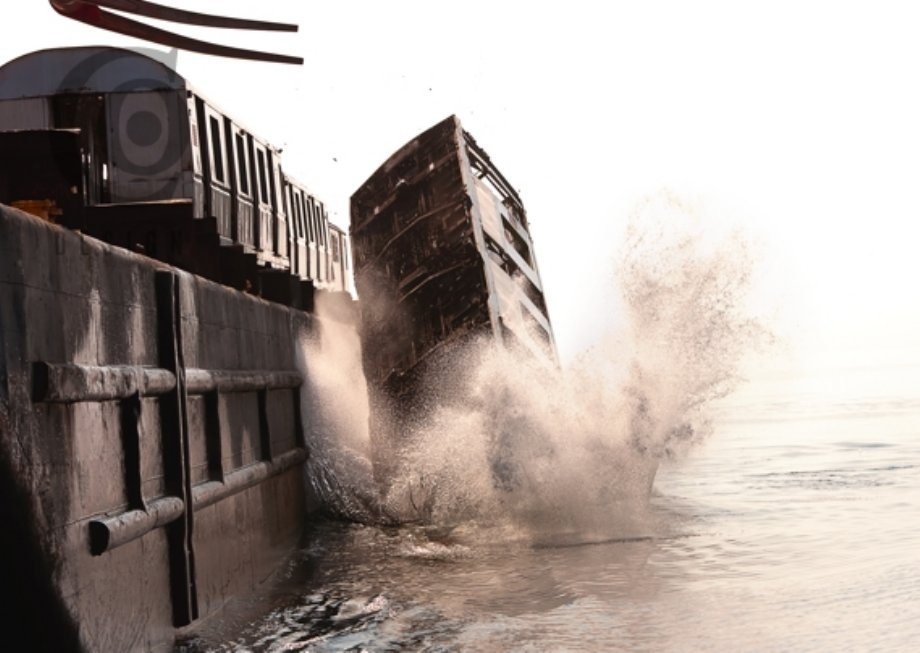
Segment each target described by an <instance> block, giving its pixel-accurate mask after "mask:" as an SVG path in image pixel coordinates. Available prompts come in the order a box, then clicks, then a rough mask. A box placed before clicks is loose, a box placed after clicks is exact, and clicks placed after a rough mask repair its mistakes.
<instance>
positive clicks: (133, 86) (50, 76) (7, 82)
mask: <svg viewBox="0 0 920 653" xmlns="http://www.w3.org/2000/svg"><path fill="white" fill-rule="evenodd" d="M186 88H188V85H187V83H186V81H185V78H183V77H182V76H181V75H179V73H177V72H176V71H175V70H173V69H171V68H170V67H169V66H166V65H165V64H162V63H160V62H159V61H157V60H155V59H151V58H150V57H148V56H146V55H143V54H141V53H139V52H135V51H134V50H126V49H123V48H113V47H108V46H86V47H76V48H54V49H50V50H39V51H37V52H30V53H29V54H25V55H22V56H21V57H18V58H16V59H13V60H12V61H9V62H7V63H6V64H4V65H3V66H0V100H17V99H20V98H29V97H46V96H50V95H56V94H58V93H112V92H126V91H155V90H182V89H186Z"/></svg>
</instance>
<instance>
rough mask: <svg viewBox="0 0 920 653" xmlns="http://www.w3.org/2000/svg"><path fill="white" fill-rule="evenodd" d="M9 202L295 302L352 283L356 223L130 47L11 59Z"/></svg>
mask: <svg viewBox="0 0 920 653" xmlns="http://www.w3.org/2000/svg"><path fill="white" fill-rule="evenodd" d="M49 162H51V163H49ZM0 202H2V203H5V204H11V205H13V206H19V207H20V208H24V209H25V210H28V211H31V212H33V213H38V214H40V215H43V217H47V218H50V219H53V220H54V221H56V222H59V223H61V224H64V225H66V226H69V227H72V228H76V229H80V230H82V231H84V232H86V233H89V234H90V235H93V236H96V237H98V238H100V239H102V240H106V241H108V242H111V243H113V244H116V245H120V246H123V247H126V248H128V249H131V250H134V251H139V252H143V253H145V254H147V255H149V256H151V257H153V258H157V259H159V260H162V261H164V262H166V263H169V264H172V265H176V266H177V267H181V268H183V269H186V270H189V271H190V272H193V273H196V274H200V275H201V276H204V277H207V278H210V279H213V280H215V281H219V282H220V283H224V284H226V285H230V286H233V287H236V288H239V289H242V290H246V291H247V292H252V293H254V294H258V295H261V296H263V297H265V298H267V299H271V300H274V301H278V302H281V303H285V304H288V305H292V306H297V307H301V308H310V307H312V303H313V296H314V292H315V291H316V290H323V291H330V292H347V291H349V290H350V283H351V282H350V279H351V261H350V252H349V243H348V237H347V235H346V233H345V232H344V231H343V230H342V229H340V228H339V227H337V226H336V225H334V224H332V223H330V221H329V217H328V212H327V210H326V207H325V206H324V204H323V202H322V201H320V200H319V199H318V198H317V197H316V196H314V195H313V194H312V193H311V192H310V191H309V189H308V188H307V187H306V186H305V185H304V184H302V183H300V182H299V181H297V180H296V179H295V178H294V177H292V176H290V175H289V174H287V172H286V171H285V170H284V168H283V167H282V162H281V157H280V151H279V150H278V149H276V148H275V147H273V146H272V145H271V144H269V143H268V142H267V141H266V140H264V139H262V138H260V137H259V136H258V135H256V134H254V133H252V132H250V131H249V130H247V129H246V128H245V127H244V126H243V125H241V124H240V123H239V122H238V121H236V120H234V119H233V118H232V117H231V116H229V115H227V114H226V113H224V112H223V111H221V110H220V109H219V108H218V107H216V106H215V105H214V104H213V103H212V102H210V101H208V100H207V99H206V98H205V97H203V96H202V95H201V94H200V93H199V92H198V91H197V90H195V89H194V88H193V87H192V86H191V85H189V83H188V82H187V81H186V80H185V79H184V78H182V77H181V76H180V75H178V74H177V73H176V72H175V71H174V70H172V69H171V68H169V67H168V66H166V65H164V64H162V63H160V62H158V61H156V60H154V59H151V58H149V57H147V56H144V55H142V54H139V53H137V52H134V51H131V50H123V49H118V48H109V47H78V48H60V49H52V50H43V51H39V52H34V53H31V54H27V55H25V56H23V57H19V58H18V59H15V60H13V61H11V62H9V63H7V64H6V65H4V66H3V67H0Z"/></svg>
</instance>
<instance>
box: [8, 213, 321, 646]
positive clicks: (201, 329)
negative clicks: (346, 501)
mask: <svg viewBox="0 0 920 653" xmlns="http://www.w3.org/2000/svg"><path fill="white" fill-rule="evenodd" d="M311 329H312V324H311V318H310V316H308V315H307V314H305V313H302V312H300V311H296V310H292V309H288V308H285V307H282V306H279V305H276V304H271V303H268V302H264V301H262V300H259V299H256V298H253V297H250V296H247V295H245V294H243V293H239V292H236V291H233V290H229V289H227V288H225V287H222V286H219V285H217V284H214V283H211V282H207V281H204V280H202V279H199V278H197V277H193V276H191V275H189V274H186V273H181V272H177V271H176V270H174V269H173V268H169V267H167V266H166V265H163V264H160V263H157V262H155V261H153V260H151V259H147V258H145V257H142V256H138V255H133V254H130V253H127V252H125V251H123V250H120V249H118V248H116V247H113V246H109V245H105V244H103V243H101V242H99V241H95V240H93V239H91V238H87V237H85V236H81V235H80V234H77V233H74V232H70V231H68V230H65V229H63V228H60V227H57V226H54V225H51V224H48V223H46V222H44V221H41V220H39V219H37V218H33V217H32V216H28V215H26V214H24V213H21V212H19V211H16V210H13V209H9V208H7V207H4V206H0V454H2V455H0V458H2V460H3V462H4V467H5V468H6V467H8V469H4V470H3V471H4V472H9V475H10V477H11V488H12V489H10V490H9V491H7V490H6V489H5V490H4V492H5V496H3V497H0V501H2V502H3V503H4V504H5V505H7V510H8V511H9V510H12V512H13V513H15V514H17V515H25V517H24V518H21V519H19V520H18V522H17V523H8V524H6V525H5V526H4V527H5V528H7V529H8V530H7V534H6V535H5V536H4V538H5V540H6V539H9V541H14V542H22V543H23V546H25V547H26V548H27V549H28V552H29V553H30V555H31V556H32V557H33V558H35V559H36V560H38V561H39V562H41V564H44V565H46V567H47V569H48V570H49V571H48V574H46V575H45V576H50V578H46V580H48V581H49V583H48V584H47V585H46V586H45V587H44V589H43V588H42V587H41V586H39V585H38V584H37V585H35V586H29V587H21V588H16V589H15V591H14V592H13V593H12V594H11V595H21V596H25V597H31V598H32V599H34V603H35V604H37V605H39V606H44V608H43V609H48V610H49V614H50V613H53V610H52V608H53V607H54V606H55V605H57V606H59V607H61V613H62V614H63V615H64V617H63V618H62V624H60V625H59V626H57V627H58V628H59V630H60V633H59V634H60V638H61V639H60V641H61V649H62V650H67V649H68V646H67V643H68V641H69V642H70V643H71V644H72V645H73V646H72V647H70V648H74V647H77V648H81V649H82V650H88V651H135V650H139V651H148V650H149V651H167V650H171V648H172V641H173V637H174V634H175V629H176V628H177V627H180V626H182V625H185V624H188V623H190V622H194V621H195V620H196V619H200V618H202V617H204V616H206V615H208V614H210V613H212V612H213V611H214V610H216V609H218V608H219V607H220V606H221V605H223V603H224V602H225V601H226V600H227V599H229V598H231V597H233V596H236V595H239V594H241V593H244V592H247V591H250V590H251V589H252V588H253V587H255V586H256V585H257V584H258V583H260V582H262V581H263V580H264V579H265V578H267V577H268V576H269V575H270V574H271V572H272V570H273V569H275V566H276V565H277V564H278V563H279V562H280V561H281V560H282V558H283V556H284V555H285V554H287V553H288V552H290V551H291V550H292V549H293V547H294V546H295V545H296V542H297V540H298V538H299V535H300V532H301V529H302V526H303V519H304V515H305V501H306V497H305V494H304V486H303V480H302V463H303V461H304V460H305V458H306V455H307V454H306V448H305V442H304V437H303V432H304V429H303V415H302V414H301V400H300V389H301V387H302V384H303V382H304V379H303V378H302V376H301V374H300V373H298V372H296V371H295V370H294V367H295V365H294V361H295V342H296V340H297V338H298V337H300V336H301V335H303V334H305V333H309V332H310V331H311ZM7 485H10V484H7ZM4 488H6V485H4ZM10 529H12V530H10ZM43 577H44V576H43ZM4 630H6V629H4ZM74 639H77V640H78V641H76V642H74V641H73V640H74Z"/></svg>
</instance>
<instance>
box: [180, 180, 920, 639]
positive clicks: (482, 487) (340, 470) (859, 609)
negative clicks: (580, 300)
mask: <svg viewBox="0 0 920 653" xmlns="http://www.w3.org/2000/svg"><path fill="white" fill-rule="evenodd" d="M693 218H694V216H693V212H692V211H688V210H686V207H684V206H683V205H682V204H681V202H680V201H679V200H676V199H675V198H671V197H667V196H664V197H659V198H657V199H653V201H650V202H649V203H648V204H647V205H646V206H645V207H644V208H643V209H642V210H641V211H639V212H638V214H637V220H636V223H635V224H634V225H633V226H632V227H630V230H629V231H628V233H627V235H626V237H625V239H624V243H625V245H624V248H623V252H621V253H620V254H619V256H620V260H621V261H622V263H621V265H620V266H619V268H618V270H619V272H618V278H617V284H616V285H617V287H616V288H613V289H612V290H611V292H612V294H613V293H615V294H616V296H617V297H620V298H621V304H622V311H621V314H622V316H623V318H624V319H623V322H622V324H618V325H611V331H610V336H609V338H607V339H606V340H604V341H603V342H601V343H599V344H598V346H596V347H595V348H594V349H592V350H590V351H589V352H587V353H586V354H585V355H584V356H581V357H579V358H578V359H577V360H575V361H573V362H572V363H571V364H568V365H566V367H565V369H564V370H556V371H554V370H546V369H541V368H539V367H535V365H536V363H535V362H534V361H532V360H529V359H525V358H520V357H518V356H517V355H515V354H514V353H513V352H508V351H505V350H502V349H499V348H495V347H492V346H489V345H488V344H485V345H482V346H480V347H476V348H473V349H471V350H470V351H467V352H465V353H464V354H463V355H458V357H457V360H458V363H457V365H456V366H454V367H453V368H452V369H449V370H446V371H447V372H448V374H446V375H444V376H442V377H439V378H435V379H431V380H430V381H431V383H430V387H433V388H441V389H442V392H440V393H435V394H434V395H432V396H430V397H427V399H426V401H428V404H427V408H428V410H427V418H426V419H425V420H423V421H421V422H419V423H414V424H412V425H406V427H405V430H404V432H403V433H402V434H401V436H400V441H399V442H398V443H396V444H394V443H389V445H388V446H386V447H380V446H376V447H375V446H374V439H373V436H372V435H371V433H370V431H369V429H368V414H369V410H370V406H372V405H374V404H373V400H372V393H370V394H369V393H368V391H367V389H366V388H365V387H364V384H363V378H362V376H361V372H360V368H361V366H360V349H359V347H358V346H357V344H356V343H357V339H356V337H355V336H354V334H349V333H348V331H347V330H345V329H342V328H340V327H335V328H332V327H330V328H328V329H323V331H322V332H321V333H320V334H319V335H317V336H316V337H314V338H310V339H306V340H305V341H304V342H303V344H302V356H301V361H300V364H301V365H302V366H303V369H304V371H305V372H306V374H307V375H308V377H309V378H310V383H309V384H308V386H309V387H310V388H312V389H313V390H314V396H312V397H311V398H309V405H308V406H307V407H305V414H311V415H313V416H314V419H313V426H314V428H313V430H312V432H311V433H310V434H309V437H310V446H311V458H310V462H309V464H308V468H307V474H306V475H307V482H308V483H310V485H311V488H312V490H313V491H314V492H315V493H316V494H317V495H318V496H319V497H321V498H322V499H323V500H324V502H325V504H326V506H327V509H328V512H329V515H330V516H329V517H327V518H323V519H314V520H312V521H311V524H310V527H309V529H308V532H307V533H306V536H305V540H304V544H303V547H302V549H301V550H300V551H299V552H298V555H297V556H296V559H295V560H294V561H292V562H291V564H290V565H289V567H287V568H286V569H285V570H284V573H282V574H281V578H280V579H279V580H278V582H276V583H274V584H272V586H271V587H268V588H266V590H265V591H264V592H263V593H262V594H260V595H258V596H254V597H247V598H245V599H242V600H240V601H238V602H234V603H232V604H230V605H228V606H227V609H226V610H225V611H224V613H223V614H221V615H219V616H218V617H217V618H215V619H210V620H209V621H207V622H206V623H205V624H202V626H201V628H199V629H198V630H197V632H196V634H195V636H194V637H191V638H189V639H187V640H185V641H184V642H182V644H181V646H180V648H181V650H186V651H236V652H244V651H272V652H275V651H279V652H280V651H617V650H623V651H636V650H640V651H641V650H646V651H700V650H713V651H726V650H731V651H837V650H852V651H873V650H878V651H913V650H917V649H918V648H920V364H918V363H917V361H918V358H917V356H916V354H917V353H918V352H917V351H910V352H906V353H905V356H894V357H892V356H887V357H884V359H883V358H873V357H872V356H868V357H865V356H864V357H862V358H861V359H860V360H861V362H859V363H856V362H854V363H846V362H845V361H846V360H848V358H847V356H846V355H844V354H845V352H831V354H832V355H831V356H829V357H827V358H825V359H824V361H823V362H821V363H820V364H818V363H814V362H812V363H807V362H805V361H793V362H792V363H790V364H787V365H773V366H772V369H771V370H760V369H759V368H758V367H757V366H756V365H755V366H752V365H751V364H750V362H749V361H750V358H749V355H750V353H751V352H752V351H758V350H759V351H760V352H761V356H762V358H761V360H773V361H774V362H776V360H778V359H779V358H781V356H780V354H779V353H776V352H778V351H781V350H779V349H777V350H774V353H771V350H770V346H771V342H772V340H773V339H772V338H771V335H770V329H769V328H768V326H769V325H765V324H764V323H763V322H762V321H761V320H759V319H758V318H757V316H756V315H755V314H753V313H752V312H751V310H750V307H749V303H748V302H746V301H745V298H746V297H747V294H746V293H747V291H748V281H749V279H750V270H751V261H750V259H749V257H748V255H747V252H748V250H747V249H746V248H745V247H744V246H743V243H742V242H739V241H738V239H737V238H736V237H735V236H733V235H729V236H728V237H727V238H726V239H723V240H718V239H715V240H714V239H713V238H711V237H710V235H711V231H710V230H709V229H708V228H706V227H705V225H703V226H702V228H701V227H700V226H699V225H696V226H694V219H693ZM680 224H686V225H687V227H688V228H686V229H682V228H677V227H678V226H679V225H680ZM745 360H748V363H747V364H746V367H745ZM853 360H855V359H853ZM873 360H875V361H882V360H885V361H886V362H884V363H881V362H875V363H873V362H872V361H873ZM909 361H913V363H910V362H909ZM743 369H746V370H747V374H746V376H747V377H748V378H749V379H750V381H749V382H748V383H742V382H741V377H742V376H745V375H744V374H741V370H743ZM381 451H382V452H383V453H381ZM380 456H384V457H385V459H384V460H383V463H384V465H383V467H385V468H386V469H387V474H386V477H385V478H383V479H381V477H380V474H379V469H380V468H381V467H380V466H378V465H377V463H379V462H380V461H381V458H380ZM375 469H376V470H377V472H378V473H375ZM652 479H654V483H652V482H651V481H652Z"/></svg>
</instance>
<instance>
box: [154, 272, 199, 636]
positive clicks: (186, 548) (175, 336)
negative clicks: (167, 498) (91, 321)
mask: <svg viewBox="0 0 920 653" xmlns="http://www.w3.org/2000/svg"><path fill="white" fill-rule="evenodd" d="M156 298H157V331H158V334H157V335H158V345H159V356H160V367H162V368H164V369H167V370H169V371H170V372H172V373H173V374H175V376H176V387H175V389H173V390H172V391H171V392H169V393H168V394H166V395H163V397H161V399H160V411H161V415H160V417H161V424H162V438H163V442H162V447H163V475H164V477H165V478H164V480H165V484H166V492H167V494H170V495H173V496H177V497H179V498H181V499H182V501H183V502H184V504H185V512H184V514H183V516H182V518H181V519H177V520H176V521H174V522H172V523H171V524H169V526H167V531H166V532H167V540H168V542H169V568H170V590H171V594H172V605H173V623H174V625H176V626H177V627H178V626H185V625H188V624H190V623H191V622H192V621H194V620H195V619H197V618H198V593H197V590H196V588H195V556H194V547H193V539H192V534H193V533H192V526H193V505H192V504H193V502H192V491H191V490H192V489H191V474H190V470H189V450H188V437H187V432H188V428H187V419H188V418H187V416H186V407H187V395H186V391H185V365H184V360H183V354H182V323H181V310H180V303H179V299H180V297H179V277H178V275H176V274H174V273H173V272H168V271H163V272H157V274H156Z"/></svg>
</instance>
